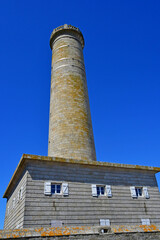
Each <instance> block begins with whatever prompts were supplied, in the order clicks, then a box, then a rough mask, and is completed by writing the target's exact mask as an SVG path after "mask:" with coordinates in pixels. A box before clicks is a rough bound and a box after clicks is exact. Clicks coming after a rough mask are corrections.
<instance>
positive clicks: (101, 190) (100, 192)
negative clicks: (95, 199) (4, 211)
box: [96, 186, 105, 196]
mask: <svg viewBox="0 0 160 240" xmlns="http://www.w3.org/2000/svg"><path fill="white" fill-rule="evenodd" d="M96 188H97V196H102V195H104V193H105V186H97V187H96Z"/></svg>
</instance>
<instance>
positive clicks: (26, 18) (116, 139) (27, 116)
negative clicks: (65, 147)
mask: <svg viewBox="0 0 160 240" xmlns="http://www.w3.org/2000/svg"><path fill="white" fill-rule="evenodd" d="M159 13H160V1H159V0H154V1H153V0H130V1H128V0H121V1H119V0H102V1H94V0H92V1H89V0H88V1H87V0H86V1H85V0H80V1H75V0H73V1H69V0H68V1H64V0H61V1H53V0H52V1H51V0H47V1H44V0H43V1H42V0H27V1H21V0H6V1H1V6H0V36H1V37H0V46H1V47H0V81H1V84H0V86H1V92H0V109H1V117H0V135H1V137H0V146H1V147H0V156H1V168H0V170H1V174H0V182H1V187H0V229H1V228H3V221H4V214H5V203H6V200H5V199H2V196H3V193H4V191H5V189H6V187H7V185H8V183H9V181H10V178H11V176H12V174H13V172H14V170H15V169H16V166H17V164H18V162H19V160H20V158H21V155H22V154H23V153H28V154H38V155H47V143H48V121H49V93H50V73H51V70H50V66H51V50H50V47H49V37H50V34H51V32H52V30H53V29H54V28H56V27H58V26H59V25H63V24H64V23H68V24H72V25H74V26H76V27H79V28H80V29H81V31H82V33H83V35H84V38H85V43H86V45H85V48H84V58H85V65H86V75H87V82H88V90H89V99H90V107H91V114H92V122H93V130H94V137H95V145H96V152H97V159H98V161H108V162H119V163H128V164H141V165H152V166H159V167H160V30H159V26H160V14H159ZM158 182H160V178H158Z"/></svg>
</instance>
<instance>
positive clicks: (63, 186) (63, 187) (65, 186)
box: [62, 183, 69, 196]
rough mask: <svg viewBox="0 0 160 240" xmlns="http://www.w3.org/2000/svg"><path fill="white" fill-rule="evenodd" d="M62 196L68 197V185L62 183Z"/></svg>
mask: <svg viewBox="0 0 160 240" xmlns="http://www.w3.org/2000/svg"><path fill="white" fill-rule="evenodd" d="M62 192H63V196H68V195H69V189H68V183H62Z"/></svg>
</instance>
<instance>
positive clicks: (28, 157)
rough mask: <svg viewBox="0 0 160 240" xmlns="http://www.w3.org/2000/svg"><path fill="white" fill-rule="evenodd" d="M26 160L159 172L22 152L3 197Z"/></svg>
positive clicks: (151, 168) (145, 167)
mask: <svg viewBox="0 0 160 240" xmlns="http://www.w3.org/2000/svg"><path fill="white" fill-rule="evenodd" d="M26 160H28V161H33V160H36V161H44V162H45V161H46V162H47V161H48V162H60V163H70V164H80V165H87V166H102V167H112V168H123V169H124V168H125V169H135V170H145V171H153V172H155V173H157V172H160V168H159V167H149V166H140V165H131V164H120V163H110V162H99V161H87V160H75V159H66V158H59V157H47V156H38V155H31V154H23V155H22V157H21V159H20V161H19V164H18V166H17V168H16V170H15V172H14V173H13V176H12V178H11V180H10V182H9V184H8V186H7V189H6V191H5V193H4V195H3V198H7V197H8V192H9V190H10V189H11V187H12V186H13V185H14V184H15V182H16V179H17V178H18V176H19V174H20V173H22V171H23V170H24V166H25V162H26Z"/></svg>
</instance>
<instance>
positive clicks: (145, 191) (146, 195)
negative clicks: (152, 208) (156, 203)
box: [130, 186, 150, 199]
mask: <svg viewBox="0 0 160 240" xmlns="http://www.w3.org/2000/svg"><path fill="white" fill-rule="evenodd" d="M138 189H141V193H142V194H141V195H140V194H139V191H138ZM136 190H137V191H136ZM130 191H131V196H132V198H136V199H137V198H146V199H149V198H150V196H149V193H148V188H147V187H144V186H132V187H130Z"/></svg>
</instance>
